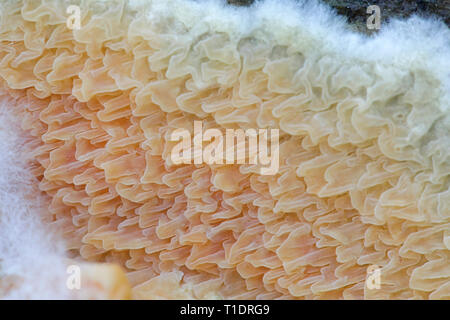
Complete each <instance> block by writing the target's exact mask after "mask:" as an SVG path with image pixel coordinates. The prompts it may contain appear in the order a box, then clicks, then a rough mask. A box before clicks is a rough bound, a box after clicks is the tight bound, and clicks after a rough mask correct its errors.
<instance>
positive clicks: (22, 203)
mask: <svg viewBox="0 0 450 320" xmlns="http://www.w3.org/2000/svg"><path fill="white" fill-rule="evenodd" d="M15 103H16V101H14V100H13V99H11V98H8V97H6V96H0V284H1V285H0V287H1V288H0V289H3V290H4V289H5V287H11V285H12V287H11V290H7V294H6V296H3V297H2V299H64V298H68V292H69V291H68V290H67V288H66V278H67V276H66V269H65V265H64V258H65V254H64V252H65V251H64V246H63V243H62V241H60V239H58V236H57V235H56V234H55V233H54V232H53V230H51V229H50V228H49V227H48V225H47V224H46V223H44V222H43V218H45V217H46V210H47V208H48V202H47V199H46V198H45V197H44V196H43V195H41V193H40V192H39V190H38V188H37V185H38V181H37V180H36V178H35V177H34V176H33V175H32V173H31V172H30V162H29V159H27V157H26V154H27V153H26V152H25V150H26V149H27V145H28V144H29V142H28V139H27V137H26V135H25V134H24V133H23V131H22V130H21V128H20V126H19V125H18V121H17V118H16V117H15V116H14V115H13V114H12V111H13V110H14V108H16V107H17V106H15V105H14V104H15Z"/></svg>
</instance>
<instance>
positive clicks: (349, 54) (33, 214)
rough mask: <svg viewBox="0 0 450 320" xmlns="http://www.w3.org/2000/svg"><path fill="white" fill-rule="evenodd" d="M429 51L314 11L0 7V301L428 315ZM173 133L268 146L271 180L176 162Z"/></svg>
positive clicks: (437, 69) (443, 180) (432, 260)
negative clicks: (367, 302) (313, 303)
mask: <svg viewBox="0 0 450 320" xmlns="http://www.w3.org/2000/svg"><path fill="white" fill-rule="evenodd" d="M69 7H70V8H69ZM77 14H78V16H77ZM449 40H450V31H449V28H448V27H447V26H446V25H445V24H444V23H443V22H441V21H438V20H437V19H434V18H422V17H417V16H414V17H411V18H409V19H405V20H392V21H391V22H390V23H389V24H385V25H382V26H381V29H380V30H379V31H378V32H377V34H374V35H371V36H366V35H361V34H357V33H355V32H353V31H351V30H350V29H349V27H348V25H347V23H346V22H345V21H344V20H343V18H342V17H339V16H338V15H337V14H336V13H335V12H333V11H332V9H331V8H330V7H328V6H327V5H324V4H321V3H319V2H316V1H269V0H268V1H261V2H256V3H255V4H253V5H252V6H250V7H232V6H229V5H227V4H226V3H225V1H191V0H168V1H162V0H161V1H155V0H130V1H125V0H124V1H119V0H112V1H100V0H97V1H94V0H70V1H69V0H33V1H31V0H23V1H19V0H5V1H1V2H0V94H1V98H0V100H1V101H0V102H1V103H0V138H1V139H0V149H1V150H0V160H1V168H0V169H1V173H0V202H1V203H0V296H1V297H3V298H17V297H18V298H46V297H49V298H80V297H81V298H96V297H100V298H119V299H120V298H134V299H450V263H449V262H450V191H449V184H450V178H449V176H450V42H449ZM195 123H200V124H201V125H202V128H203V129H204V130H205V129H217V130H219V131H220V132H222V131H223V132H226V130H227V129H233V130H235V131H237V130H238V129H242V130H247V131H248V132H250V131H249V130H252V129H253V130H255V131H256V130H260V129H270V130H278V131H277V132H279V139H278V140H277V141H276V142H277V143H278V147H279V149H278V154H279V157H278V159H277V160H278V163H277V165H278V166H277V170H276V172H272V173H271V174H262V173H261V170H260V169H261V164H259V163H252V162H251V161H250V160H249V159H250V155H246V156H245V157H246V158H245V159H246V160H249V161H244V162H243V163H205V162H197V163H196V162H195V161H194V162H192V163H176V162H175V161H174V160H173V153H172V151H173V148H174V147H175V146H176V145H177V142H176V141H174V140H172V139H171V137H172V135H173V133H174V132H176V131H177V130H182V131H183V132H187V133H189V134H190V135H191V136H192V137H194V138H193V139H194V140H195V132H194V131H195ZM221 130H222V131H221ZM204 140H205V139H204ZM210 143H211V144H212V143H213V142H212V140H211V142H210ZM207 145H208V142H204V144H203V147H205V146H207ZM205 148H206V147H205ZM237 149H238V148H237ZM194 153H195V152H194ZM245 159H244V160H245ZM77 268H80V269H79V270H78V269H77ZM68 270H69V274H67V271H68ZM70 270H75V271H77V270H78V271H80V270H81V284H80V285H81V288H80V290H70V289H73V288H70V284H71V282H70V281H69V280H70V279H68V277H70V276H71V275H72V274H70ZM374 272H376V273H377V274H376V275H377V278H376V279H373V278H371V276H373V275H374ZM368 279H370V280H371V281H372V280H373V281H372V282H370V283H369V282H368V281H367V280H368ZM72 284H73V285H75V286H76V285H77V283H76V281H75V282H73V283H72Z"/></svg>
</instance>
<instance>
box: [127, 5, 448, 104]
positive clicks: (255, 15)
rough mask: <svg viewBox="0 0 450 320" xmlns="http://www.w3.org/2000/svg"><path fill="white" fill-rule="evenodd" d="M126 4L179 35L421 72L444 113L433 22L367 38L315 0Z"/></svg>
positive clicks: (444, 75)
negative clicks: (258, 42) (259, 38)
mask: <svg viewBox="0 0 450 320" xmlns="http://www.w3.org/2000/svg"><path fill="white" fill-rule="evenodd" d="M128 5H129V7H130V8H131V9H132V10H136V11H137V12H144V13H145V14H146V15H147V17H148V20H149V21H152V20H157V19H161V18H163V19H166V18H169V19H174V20H175V21H179V22H181V25H182V29H183V30H180V32H182V31H185V30H190V32H191V33H192V30H195V29H199V30H200V29H201V28H200V27H199V26H200V25H206V26H207V27H208V28H210V29H211V31H214V32H226V33H227V34H229V35H231V36H235V37H237V38H244V37H245V36H246V35H250V34H252V33H255V32H264V34H265V35H267V36H268V37H271V38H273V39H275V41H276V42H278V44H280V45H283V44H289V45H290V46H292V47H293V48H294V49H298V50H299V51H301V52H302V53H304V54H308V53H309V52H321V53H323V54H331V55H333V56H334V57H336V59H343V60H347V61H348V60H353V61H355V63H358V62H376V63H381V64H384V65H392V66H393V67H396V68H402V69H408V70H410V71H411V72H414V71H416V70H427V71H428V72H430V73H431V74H432V75H433V76H434V77H435V78H436V79H438V80H439V81H440V83H441V89H442V95H441V99H442V101H441V103H440V108H441V110H442V111H448V110H450V29H449V28H448V27H447V26H446V25H445V24H444V23H443V22H442V21H440V20H439V19H437V18H430V17H429V18H422V17H419V16H412V17H410V18H409V19H406V20H399V19H392V21H391V22H390V23H388V24H383V25H382V26H381V28H380V31H379V32H378V33H377V34H376V35H374V36H367V35H364V34H360V33H357V32H355V31H353V30H351V29H350V28H349V27H348V24H347V23H346V21H345V18H343V17H341V16H338V15H337V14H336V11H335V10H334V9H332V8H331V7H330V6H328V5H326V4H324V3H321V2H319V1H317V0H297V1H294V0H264V1H255V3H254V4H253V5H251V6H249V7H238V6H230V5H227V4H226V1H225V0H163V1H161V0H129V2H128ZM381 14H383V12H381ZM368 16H369V15H368ZM202 30H203V29H202Z"/></svg>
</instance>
